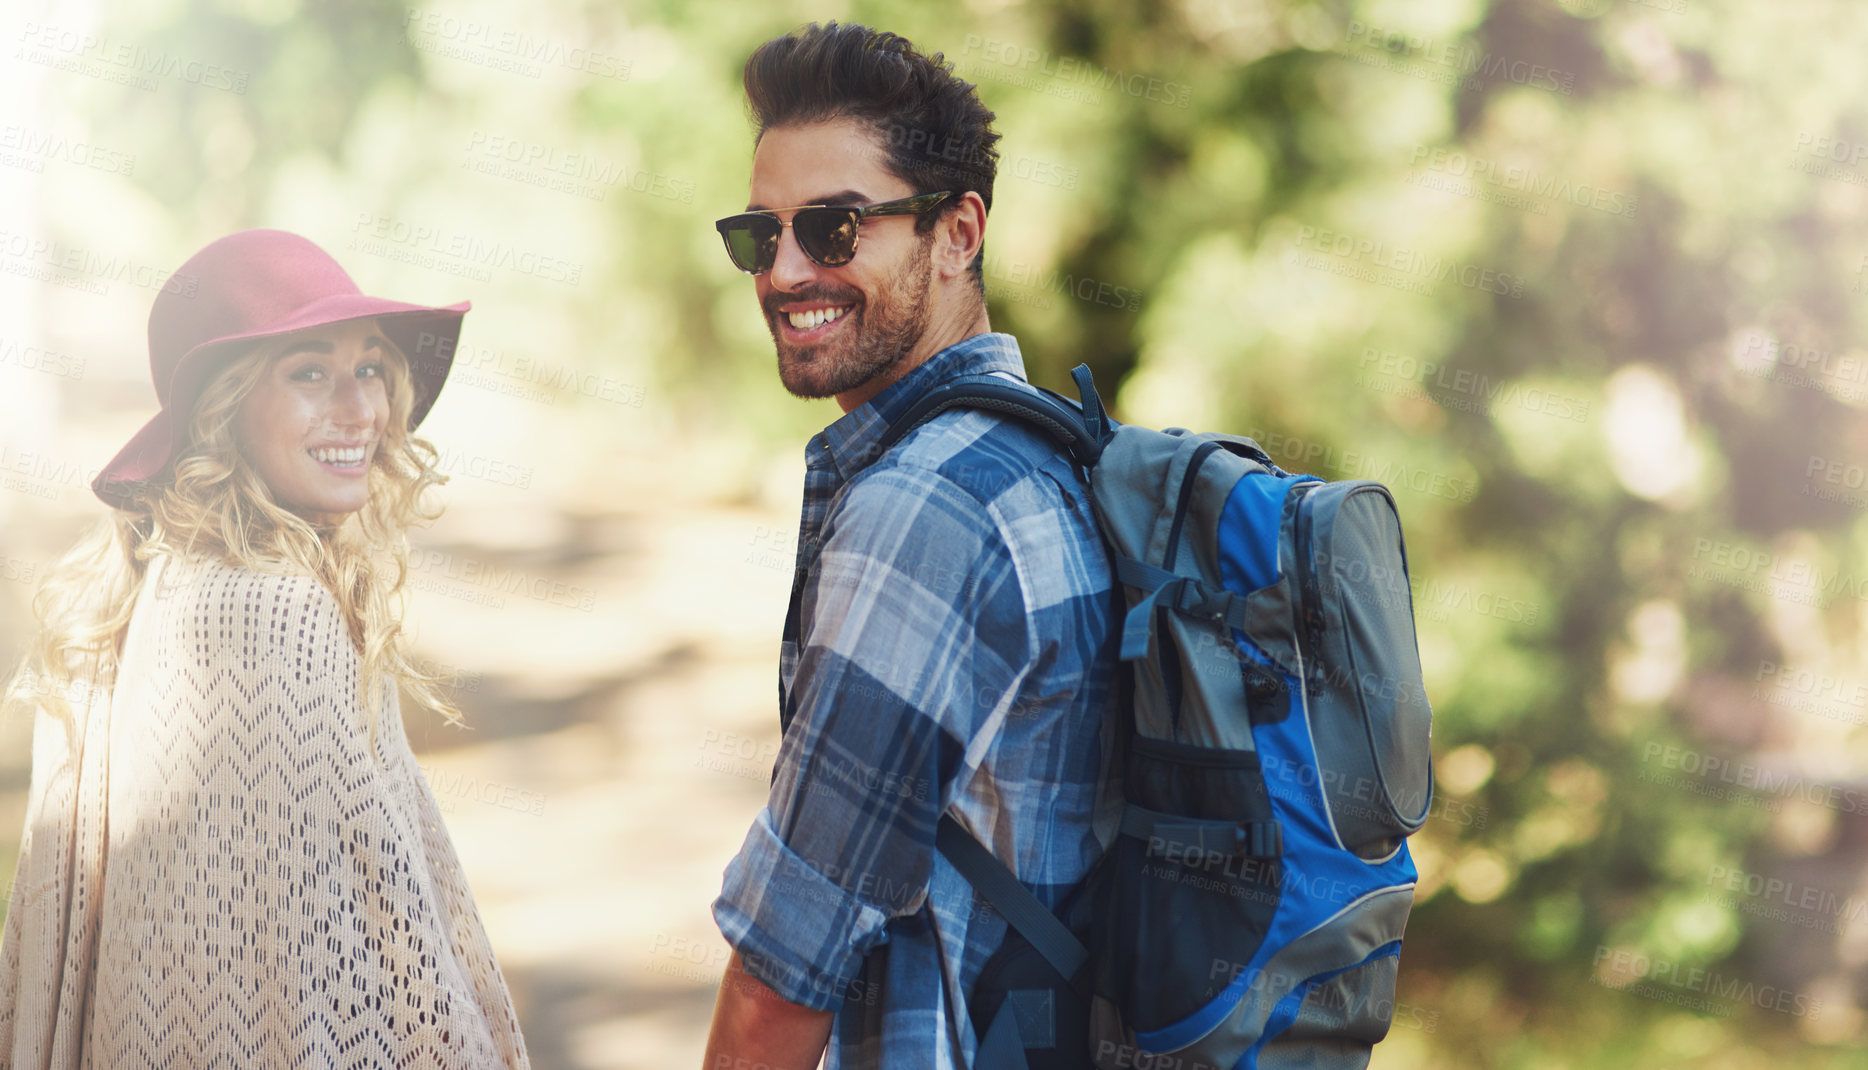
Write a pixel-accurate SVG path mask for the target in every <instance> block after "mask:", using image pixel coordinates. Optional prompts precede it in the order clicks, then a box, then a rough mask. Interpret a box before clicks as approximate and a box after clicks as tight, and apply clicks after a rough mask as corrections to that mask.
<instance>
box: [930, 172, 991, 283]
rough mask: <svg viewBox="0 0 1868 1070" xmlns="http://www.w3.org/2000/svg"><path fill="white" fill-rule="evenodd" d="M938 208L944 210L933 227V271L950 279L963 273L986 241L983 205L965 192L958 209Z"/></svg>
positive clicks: (974, 196) (976, 195)
mask: <svg viewBox="0 0 1868 1070" xmlns="http://www.w3.org/2000/svg"><path fill="white" fill-rule="evenodd" d="M941 207H942V208H944V209H946V210H945V211H942V212H941V216H940V222H938V223H936V224H934V268H935V270H936V271H937V272H939V274H940V277H941V278H943V279H951V278H955V277H958V276H960V275H964V274H966V272H967V268H968V266H969V265H971V264H972V263H973V258H974V257H975V256H978V255H979V247H980V246H981V245H983V244H985V242H986V202H985V201H984V200H982V199H981V198H980V195H979V194H978V193H976V192H974V191H972V190H967V191H966V192H965V193H962V194H961V195H960V199H959V206H958V207H955V208H947V206H945V205H942V206H941Z"/></svg>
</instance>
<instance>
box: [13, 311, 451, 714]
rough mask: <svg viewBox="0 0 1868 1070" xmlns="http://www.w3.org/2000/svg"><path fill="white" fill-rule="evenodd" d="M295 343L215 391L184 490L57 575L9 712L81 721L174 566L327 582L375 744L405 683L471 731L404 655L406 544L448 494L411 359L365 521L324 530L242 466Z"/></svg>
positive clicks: (41, 607)
mask: <svg viewBox="0 0 1868 1070" xmlns="http://www.w3.org/2000/svg"><path fill="white" fill-rule="evenodd" d="M294 337H296V335H282V336H279V337H275V338H269V339H267V340H265V341H264V342H261V343H260V344H258V345H257V346H255V347H253V348H252V349H250V350H248V351H247V352H245V353H244V354H241V355H238V356H235V357H234V358H233V359H232V360H231V361H230V362H229V363H228V364H227V366H226V367H225V368H223V369H222V370H221V371H220V372H219V374H217V375H216V376H215V377H214V378H213V380H212V381H210V382H209V383H208V385H207V387H206V388H205V389H203V390H202V392H201V395H200V398H199V400H198V401H197V402H196V404H195V409H194V412H193V413H192V414H190V416H189V418H188V430H187V435H186V439H185V444H184V445H183V446H182V447H181V448H180V449H179V450H178V451H177V453H176V457H175V463H174V465H173V467H172V469H171V472H172V477H170V478H166V479H164V480H160V481H152V482H151V483H148V484H145V485H144V486H142V487H141V488H138V489H137V491H136V492H135V500H134V501H133V502H132V503H131V505H130V506H129V507H128V508H123V509H112V510H111V511H110V515H109V516H108V517H106V518H105V519H104V520H102V521H100V522H99V523H98V524H97V526H96V527H94V528H93V529H92V530H91V531H89V532H88V533H86V534H85V536H84V537H83V538H81V539H80V540H79V541H78V544H77V545H76V546H74V547H73V548H72V550H71V551H70V552H69V553H67V554H66V555H65V556H64V557H63V558H62V559H60V561H59V562H58V564H57V565H55V566H53V568H52V570H51V571H50V572H49V573H48V575H47V577H46V580H45V582H44V584H43V585H42V586H41V587H40V589H39V592H38V594H37V595H36V596H35V597H34V599H33V609H34V612H35V614H36V615H37V617H38V620H39V629H40V630H39V635H38V638H37V640H36V641H35V642H34V643H33V645H32V646H31V647H30V648H29V649H28V650H27V652H26V657H25V659H24V661H23V663H22V664H21V666H20V671H19V673H18V674H17V675H16V676H15V678H14V679H13V681H12V683H11V684H10V685H9V686H8V688H7V692H6V696H5V699H4V702H3V703H0V704H4V705H7V706H10V705H12V704H13V703H15V702H30V703H33V704H37V705H42V706H45V707H48V708H49V709H51V710H52V711H53V712H55V713H56V714H58V715H60V716H64V717H67V718H68V717H69V716H70V714H71V705H70V701H69V696H71V695H72V694H74V693H76V692H77V690H78V689H83V688H86V687H92V686H94V687H96V688H99V689H108V688H110V687H113V686H114V684H115V673H116V667H117V662H118V659H119V658H120V657H121V656H122V653H123V641H124V636H125V633H126V632H127V631H128V629H129V624H130V614H131V611H132V610H133V609H134V608H135V603H136V595H137V592H138V590H139V589H140V588H141V586H142V580H143V574H144V572H145V571H146V570H147V569H148V565H149V560H150V559H151V558H152V557H153V556H155V555H156V554H159V553H166V554H170V555H173V556H176V557H215V558H219V559H220V560H221V561H223V562H225V563H227V564H229V565H239V566H245V567H248V568H253V569H258V570H261V571H290V570H297V571H302V572H306V573H309V574H311V575H313V576H315V577H317V579H318V580H319V582H321V583H323V584H324V586H325V588H326V589H328V590H329V591H330V592H331V594H332V595H333V596H334V597H335V598H336V600H337V605H338V608H339V610H340V611H341V612H342V615H343V620H344V624H345V627H346V629H347V630H348V631H349V633H350V638H351V641H352V642H353V643H355V644H356V648H357V651H358V654H359V657H360V659H361V663H362V670H363V671H362V672H361V673H360V674H359V677H360V678H359V686H360V694H359V700H360V701H361V702H362V704H363V708H364V709H365V710H366V711H368V716H369V724H370V729H371V733H372V736H374V732H375V728H376V711H377V710H378V709H380V708H381V705H382V691H381V689H382V688H383V687H384V686H385V685H387V686H394V685H395V683H396V682H400V684H401V686H402V687H403V688H404V689H405V690H407V691H408V692H409V694H410V695H411V696H412V697H413V698H415V699H416V700H418V701H419V702H421V703H422V704H424V705H426V706H428V707H430V708H432V709H434V710H435V711H437V712H438V713H440V714H441V715H442V716H443V717H445V718H447V719H448V721H449V722H450V723H454V724H459V723H461V714H460V711H459V710H458V709H456V708H455V707H454V706H453V705H452V704H451V703H449V702H448V701H447V699H446V697H445V696H444V695H443V693H442V690H441V678H440V677H439V676H438V675H436V674H434V673H432V672H429V671H428V670H426V669H425V668H423V667H422V666H421V665H419V664H417V662H416V661H415V659H413V658H412V657H411V656H410V655H409V653H408V652H407V651H406V650H405V649H404V645H403V642H402V621H401V617H402V614H401V601H402V596H403V594H404V592H403V583H404V581H405V580H406V579H407V577H408V539H407V534H406V533H407V530H408V528H410V527H411V526H413V525H416V524H425V523H427V522H429V521H432V520H433V519H434V518H435V517H437V516H439V515H440V510H439V509H438V508H436V509H433V510H429V509H428V508H426V507H425V505H424V504H423V501H422V498H423V491H425V490H427V489H428V488H429V487H431V486H435V485H438V484H441V483H445V482H447V477H446V476H443V475H441V474H440V473H439V472H437V471H436V470H435V464H436V462H437V460H438V459H439V455H438V454H437V453H436V451H435V448H434V446H432V445H431V444H429V443H428V442H427V441H426V440H424V439H421V438H418V437H416V436H415V435H414V434H413V433H412V432H411V431H410V429H409V415H410V412H411V410H412V409H413V407H414V385H413V378H412V377H411V375H410V371H409V363H408V357H407V356H406V355H405V354H404V353H403V352H402V351H401V349H400V348H398V347H397V346H396V345H395V344H394V343H393V342H391V343H390V344H389V346H388V347H387V351H386V353H385V357H384V360H383V373H384V380H385V386H386V388H387V394H388V398H389V420H388V426H387V428H386V429H385V431H384V434H383V438H382V442H381V443H380V444H379V446H378V448H377V451H376V456H375V460H374V463H373V464H372V465H371V469H370V473H369V477H368V478H369V499H368V501H367V503H366V504H365V505H364V507H363V508H362V509H361V510H359V511H358V512H357V513H355V514H352V515H353V516H354V518H355V519H354V522H352V521H349V520H344V521H343V522H339V523H336V524H334V525H332V526H320V525H319V524H316V523H314V522H313V521H311V520H308V519H306V518H304V517H301V516H299V515H298V514H296V513H294V512H292V511H291V510H289V509H287V508H285V507H284V506H282V505H281V504H279V502H278V500H277V499H276V498H275V497H274V495H273V493H272V491H271V489H270V488H269V487H268V486H267V485H266V483H265V481H264V480H263V479H262V478H261V476H260V474H259V472H257V471H256V470H255V469H254V468H253V466H252V465H251V464H249V463H248V462H247V460H246V458H245V456H244V455H243V454H242V453H241V450H240V448H239V443H238V442H237V440H236V437H235V431H234V418H235V416H236V415H237V414H238V413H239V411H240V406H241V403H242V402H244V401H245V400H246V398H247V395H249V394H250V393H252V391H253V389H254V388H255V387H256V386H257V385H258V384H259V383H260V381H261V379H262V378H264V376H265V375H266V374H267V372H268V371H269V370H270V369H271V367H272V362H273V359H274V358H275V357H276V356H278V355H279V354H280V353H282V352H284V350H285V348H286V346H287V345H289V344H290V342H291V341H292V340H293V338H294ZM372 750H374V747H372Z"/></svg>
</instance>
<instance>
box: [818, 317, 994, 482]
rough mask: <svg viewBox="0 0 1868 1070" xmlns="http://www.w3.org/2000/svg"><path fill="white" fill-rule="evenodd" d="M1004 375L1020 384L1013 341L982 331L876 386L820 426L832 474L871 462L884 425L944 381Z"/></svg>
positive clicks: (885, 429)
mask: <svg viewBox="0 0 1868 1070" xmlns="http://www.w3.org/2000/svg"><path fill="white" fill-rule="evenodd" d="M991 372H1010V373H1011V374H1013V375H1015V376H1017V377H1018V378H1019V380H1020V381H1025V360H1024V357H1022V356H1021V355H1020V354H1019V352H1018V340H1017V339H1016V338H1013V337H1012V336H1011V335H1009V334H1003V333H1001V332H998V331H987V332H985V333H982V334H976V335H973V336H972V337H971V338H964V339H961V340H960V341H958V342H955V343H954V344H953V345H950V346H948V347H947V348H946V349H943V350H941V351H940V352H938V353H936V354H934V355H933V356H931V357H929V358H928V359H927V360H926V361H924V362H922V364H921V365H920V366H919V367H917V368H915V369H914V370H913V371H911V372H909V373H908V374H907V375H904V376H902V377H901V378H900V379H897V380H896V381H895V382H893V383H890V384H889V385H888V386H885V387H883V388H882V390H881V391H879V392H878V393H877V394H876V396H875V397H873V398H870V399H869V400H868V401H866V402H864V403H863V404H861V405H858V406H857V407H856V408H854V409H851V410H850V411H849V412H847V413H844V414H843V416H842V418H840V419H839V420H837V422H836V423H833V424H831V425H830V426H829V427H826V428H824V431H823V443H824V449H825V451H826V452H828V453H829V454H830V460H831V463H832V464H834V465H835V466H836V468H837V474H838V475H839V476H840V477H841V478H843V479H846V480H847V479H850V478H851V477H853V476H855V475H856V473H858V472H860V471H862V470H863V469H864V468H866V467H868V465H869V464H870V463H871V462H873V461H874V460H875V459H876V449H875V448H876V446H877V445H878V444H880V443H881V441H882V438H883V436H885V435H886V434H888V430H889V427H890V425H891V424H892V423H893V422H894V421H895V420H898V419H900V418H901V417H902V416H903V415H904V414H906V413H907V411H908V408H909V406H911V405H913V404H914V403H915V402H916V401H917V400H919V399H920V398H921V396H922V395H923V394H926V393H927V392H928V391H930V390H932V389H934V388H935V387H937V386H939V385H941V384H942V383H945V382H947V381H948V380H950V379H959V378H964V377H967V376H975V375H986V374H989V373H991Z"/></svg>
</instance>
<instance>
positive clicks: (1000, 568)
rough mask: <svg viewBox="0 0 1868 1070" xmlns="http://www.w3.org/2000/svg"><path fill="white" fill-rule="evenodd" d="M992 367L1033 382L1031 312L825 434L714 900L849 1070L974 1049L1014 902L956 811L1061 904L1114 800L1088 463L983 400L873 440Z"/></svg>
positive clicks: (807, 491) (1108, 653)
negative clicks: (773, 724)
mask: <svg viewBox="0 0 1868 1070" xmlns="http://www.w3.org/2000/svg"><path fill="white" fill-rule="evenodd" d="M984 374H998V375H1000V376H1003V377H1010V378H1012V379H1014V380H1015V381H1018V382H1024V381H1025V371H1024V361H1023V360H1022V358H1020V356H1019V352H1018V343H1017V342H1016V341H1015V340H1013V338H1012V337H1011V336H1010V335H1006V334H979V335H974V336H973V337H971V338H968V339H966V340H965V341H962V342H960V343H958V344H956V345H953V346H949V347H948V348H946V349H944V350H942V351H940V352H939V353H937V354H935V355H934V356H933V357H932V358H930V359H929V360H928V361H927V362H926V363H924V364H922V365H921V366H920V367H918V368H916V369H914V370H913V371H911V372H909V373H908V374H907V375H906V376H903V377H902V378H901V379H900V380H899V381H897V382H895V383H893V384H891V385H889V386H888V387H887V388H885V389H883V390H882V391H881V392H880V393H878V394H877V395H876V396H875V397H874V398H873V399H871V400H870V401H869V402H868V403H867V404H865V405H862V406H860V407H858V408H857V409H855V410H854V411H852V412H849V413H847V414H845V415H844V416H843V418H842V419H839V420H838V421H837V422H836V423H833V424H831V425H830V426H829V427H827V428H825V429H824V431H823V432H822V433H821V434H819V435H817V436H815V437H814V438H812V440H811V442H810V445H809V446H808V447H806V450H805V463H806V472H805V484H804V515H803V519H802V521H801V523H800V525H799V531H798V573H797V578H796V580H795V581H794V590H793V599H794V613H793V621H794V623H795V624H796V629H795V631H794V630H793V629H791V628H789V627H788V628H787V637H786V641H785V642H784V643H783V644H782V647H781V650H780V659H779V684H780V693H781V695H783V696H786V698H785V705H786V707H787V712H788V713H789V715H790V723H789V725H788V727H787V729H786V731H785V736H784V743H783V744H782V746H781V747H780V749H779V754H778V763H777V767H776V769H775V770H774V773H773V782H772V792H771V797H770V799H769V800H768V801H767V804H766V806H765V808H764V809H762V810H761V811H760V812H759V815H758V817H757V818H756V819H755V820H754V822H753V825H752V828H751V830H750V831H749V832H748V833H747V835H746V842H745V844H744V845H743V846H742V847H741V848H740V851H739V854H738V855H737V856H736V857H735V858H734V859H733V861H732V862H731V863H730V864H729V865H728V866H727V870H726V876H725V881H724V887H723V888H722V890H721V893H720V898H719V899H718V900H716V901H715V902H714V907H713V911H714V918H715V920H716V921H717V922H718V923H719V925H720V930H721V932H722V933H723V934H725V936H726V939H727V941H728V942H729V943H730V944H732V945H733V947H734V948H735V949H736V950H738V951H739V953H740V956H741V958H742V960H743V961H744V963H745V967H746V971H747V972H748V973H750V974H751V975H752V976H754V977H756V978H758V979H759V980H760V981H763V982H764V983H765V984H766V985H768V986H770V987H771V988H772V989H774V990H775V991H776V992H778V994H779V995H781V996H783V997H784V998H785V999H787V1000H790V1001H791V1002H794V1003H799V1004H803V1005H805V1006H808V1007H813V1008H817V1009H820V1010H834V1011H835V1012H836V1021H835V1026H834V1030H833V1040H832V1043H831V1045H830V1050H829V1052H828V1060H827V1066H829V1067H831V1068H839V1067H883V1066H886V1067H888V1068H889V1070H901V1068H914V1067H964V1066H968V1065H970V1064H971V1062H972V1059H973V1055H974V1052H975V1049H976V1047H977V1037H976V1035H975V1033H974V1030H973V1027H972V1024H971V1022H970V1021H969V1020H968V1015H967V1006H966V998H967V995H968V993H970V992H971V991H972V987H973V981H974V979H975V978H977V977H978V975H979V972H980V967H981V966H982V965H984V964H985V961H986V959H987V958H988V957H989V956H990V955H991V954H992V952H993V951H994V950H996V949H997V948H998V946H999V944H1000V941H1001V940H1002V939H1003V938H1004V936H1005V930H1006V925H1005V921H1004V919H1003V918H1001V917H1000V916H999V915H998V914H997V913H996V912H995V911H993V910H992V909H991V908H990V907H989V906H988V905H987V904H986V902H985V900H983V899H979V900H976V899H975V897H974V894H973V891H972V888H971V886H969V885H968V884H967V882H966V880H965V878H963V877H961V876H960V874H959V873H958V872H956V871H955V870H954V869H953V868H952V867H951V866H950V865H948V863H947V861H946V860H945V859H944V858H942V857H940V855H938V854H937V853H936V852H935V849H934V831H935V827H936V824H937V822H938V820H939V818H940V816H941V814H942V813H951V814H953V815H954V816H955V817H956V819H957V820H958V821H959V822H960V824H962V825H963V826H965V827H966V828H967V829H968V830H969V831H971V832H972V833H973V834H974V835H975V836H976V837H978V838H979V840H980V841H981V842H983V843H985V844H986V845H987V846H988V847H989V848H990V849H991V850H992V853H993V854H994V855H996V856H997V857H998V858H999V859H1000V860H1002V861H1004V862H1006V863H1007V864H1008V865H1010V866H1011V867H1012V869H1013V871H1014V872H1015V873H1016V874H1017V875H1018V877H1019V879H1020V880H1021V881H1023V882H1024V884H1025V885H1026V886H1027V887H1028V888H1030V889H1032V891H1033V892H1035V893H1036V894H1037V896H1038V898H1039V899H1041V900H1043V901H1044V902H1045V903H1046V904H1047V905H1051V906H1055V905H1056V904H1057V903H1058V901H1059V900H1061V899H1062V897H1063V895H1064V893H1065V892H1067V891H1068V890H1069V889H1070V887H1071V886H1072V885H1074V884H1075V883H1077V881H1078V880H1079V879H1080V878H1082V877H1083V876H1084V874H1085V873H1086V872H1087V871H1088V869H1089V867H1090V865H1091V863H1092V862H1094V861H1095V859H1096V858H1097V857H1098V856H1099V855H1100V854H1101V853H1102V849H1103V844H1105V843H1107V842H1109V840H1110V839H1111V838H1112V837H1113V834H1114V826H1115V823H1116V819H1117V816H1118V813H1119V806H1120V800H1119V798H1117V797H1116V793H1115V792H1114V791H1113V790H1111V788H1110V786H1109V785H1106V784H1105V782H1104V770H1105V760H1104V759H1105V750H1106V747H1107V745H1108V741H1109V740H1110V738H1111V728H1112V727H1113V721H1111V720H1110V717H1111V716H1112V711H1111V710H1110V706H1111V703H1110V701H1109V699H1110V694H1111V688H1112V683H1113V675H1114V666H1115V664H1116V660H1115V649H1114V642H1115V641H1116V638H1117V636H1118V635H1119V632H1120V627H1119V625H1120V622H1119V621H1118V620H1117V619H1116V616H1115V611H1114V605H1113V602H1112V597H1113V595H1112V592H1111V585H1112V578H1111V571H1110V564H1109V558H1108V553H1107V551H1106V550H1105V549H1104V546H1103V543H1102V541H1101V539H1100V538H1099V536H1098V535H1097V532H1096V523H1095V519H1094V517H1093V516H1092V514H1091V512H1090V503H1089V497H1088V494H1087V492H1086V490H1085V488H1084V487H1083V485H1082V482H1081V479H1080V477H1079V476H1078V475H1077V472H1076V469H1075V468H1074V467H1073V466H1072V465H1071V463H1070V462H1069V460H1068V458H1067V457H1066V456H1065V455H1064V453H1063V452H1062V451H1061V450H1060V449H1059V448H1058V447H1057V446H1055V445H1054V444H1053V443H1052V441H1051V440H1050V439H1048V438H1046V437H1044V436H1043V435H1042V434H1041V433H1040V432H1038V431H1036V430H1034V429H1031V428H1029V427H1026V426H1025V425H1024V424H1022V423H1021V422H1019V421H1017V420H1014V419H1011V418H1007V417H1001V416H996V415H990V414H987V413H984V412H981V411H977V410H973V409H955V410H949V411H947V412H945V413H942V414H941V415H939V416H937V417H935V418H934V419H932V420H930V421H928V422H927V423H926V424H924V425H922V426H921V427H920V428H919V429H917V430H915V431H913V432H911V433H910V434H909V435H908V436H907V437H905V438H903V439H902V440H901V441H900V442H899V443H898V444H897V445H896V446H895V447H894V448H893V449H891V450H890V451H889V452H888V453H887V454H885V455H883V456H881V457H877V456H876V455H875V454H876V448H877V446H878V445H879V444H880V440H881V438H882V436H883V434H884V433H885V431H886V430H887V428H888V426H889V424H890V422H891V421H892V420H895V419H898V418H900V417H901V415H902V414H903V412H904V411H905V410H906V409H907V408H908V406H910V405H911V404H913V403H914V401H915V400H916V399H917V398H919V397H920V396H922V395H923V394H925V393H926V392H927V391H928V390H930V389H931V388H933V387H934V386H936V385H938V384H940V383H943V382H945V381H947V380H949V379H952V378H955V377H959V376H977V375H984ZM1112 772H1113V771H1112Z"/></svg>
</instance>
